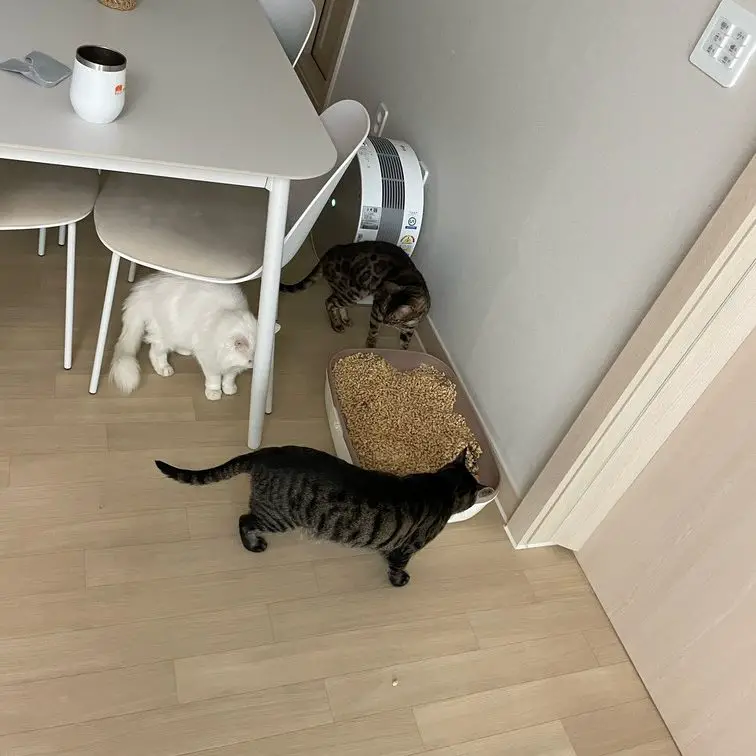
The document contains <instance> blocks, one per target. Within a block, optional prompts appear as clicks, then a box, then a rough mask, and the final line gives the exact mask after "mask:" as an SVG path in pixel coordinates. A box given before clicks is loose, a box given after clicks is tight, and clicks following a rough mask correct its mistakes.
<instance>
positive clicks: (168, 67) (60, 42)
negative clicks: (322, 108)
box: [0, 0, 336, 186]
mask: <svg viewBox="0 0 756 756" xmlns="http://www.w3.org/2000/svg"><path fill="white" fill-rule="evenodd" d="M1 5H2V7H1V8H0V60H5V59H6V58H23V57H24V55H26V54H27V53H29V52H30V51H32V50H40V51H42V52H45V53H48V54H49V55H52V56H53V57H55V58H57V59H58V60H60V61H61V62H63V63H66V64H67V65H72V63H73V58H74V54H75V50H76V48H77V47H78V46H80V45H84V44H98V45H103V46H107V47H111V48H114V49H116V50H119V51H120V52H122V53H123V54H124V55H126V58H127V60H128V65H127V79H126V107H125V109H124V111H123V113H122V114H121V116H120V117H119V118H118V120H117V121H115V122H114V123H112V124H108V125H105V126H100V125H93V124H88V123H85V122H84V121H82V120H81V119H79V118H78V116H76V115H75V114H74V112H73V110H72V109H71V105H70V102H69V99H68V91H69V82H70V79H69V80H66V81H64V82H62V83H61V84H59V85H58V86H57V87H54V88H52V89H44V88H42V87H39V86H37V85H36V84H34V83H32V82H31V81H29V80H27V79H25V78H24V77H22V76H20V75H18V74H11V73H7V72H4V71H0V158H16V159H24V160H33V161H39V162H46V163H56V164H63V165H83V166H86V167H91V168H103V169H109V170H120V171H126V172H132V173H148V174H154V175H164V176H175V177H179V178H196V179H205V180H210V181H218V182H222V183H229V184H242V185H253V186H254V185H262V184H263V183H264V178H263V179H262V180H261V178H260V177H261V176H262V177H266V176H269V177H283V178H290V179H302V178H311V177H313V176H319V175H321V174H323V173H325V172H326V171H328V170H330V168H331V167H332V166H333V164H334V162H335V159H336V152H335V149H334V147H333V144H332V143H331V140H330V139H329V137H328V134H327V133H326V131H325V129H324V128H323V126H322V124H321V122H320V119H319V117H318V115H317V113H316V112H315V110H314V108H313V107H312V105H311V104H310V101H309V99H308V97H307V95H306V93H305V92H304V90H303V88H302V86H301V84H300V82H299V80H298V79H297V76H296V74H295V73H294V71H293V70H292V68H291V64H290V63H289V61H288V59H287V58H286V55H285V54H284V52H283V50H282V49H281V47H280V45H279V43H278V40H277V39H276V36H275V34H274V32H273V30H272V29H271V27H270V25H269V23H268V21H267V18H266V16H265V14H264V12H263V10H262V8H261V7H260V5H259V3H258V2H257V0H140V3H139V5H138V7H137V8H136V10H133V11H130V12H120V11H116V10H112V9H110V8H106V7H105V6H103V5H101V4H100V3H99V2H97V0H2V3H1Z"/></svg>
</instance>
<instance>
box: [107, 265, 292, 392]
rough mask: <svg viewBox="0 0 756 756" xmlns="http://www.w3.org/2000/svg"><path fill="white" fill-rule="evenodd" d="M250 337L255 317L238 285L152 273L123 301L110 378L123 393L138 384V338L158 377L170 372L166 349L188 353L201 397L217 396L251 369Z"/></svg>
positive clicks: (253, 333) (252, 341) (252, 348)
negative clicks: (198, 372)
mask: <svg viewBox="0 0 756 756" xmlns="http://www.w3.org/2000/svg"><path fill="white" fill-rule="evenodd" d="M278 329H279V326H278V324H276V331H278ZM256 337H257V321H256V320H255V317H254V316H253V315H252V313H251V312H250V311H249V306H248V304H247V300H246V297H245V296H244V292H242V290H241V287H240V286H237V285H235V284H218V283H207V282H205V281H195V280H193V279H190V278H182V277H180V276H173V275H170V274H168V273H153V274H151V275H149V276H147V277H146V278H145V279H143V280H141V281H139V282H138V283H136V284H134V286H133V287H132V289H131V292H130V294H129V296H128V297H127V298H126V301H125V302H124V305H123V327H122V329H121V335H120V336H119V337H118V342H117V343H116V345H115V351H114V353H113V362H112V364H111V366H110V379H111V380H112V381H113V382H114V383H115V384H116V386H118V388H119V389H120V390H121V391H123V392H124V393H126V394H130V393H131V392H132V391H134V390H135V389H136V388H137V386H139V379H140V370H139V363H138V362H137V359H136V354H137V352H138V351H139V347H140V346H141V344H142V342H143V341H144V342H145V343H147V344H149V345H150V362H151V363H152V367H153V368H154V369H155V372H156V373H157V374H158V375H162V376H166V377H167V376H169V375H173V368H172V367H171V366H170V364H169V362H168V355H169V354H170V353H171V352H177V353H178V354H183V355H194V357H195V358H196V359H197V362H199V364H200V367H201V368H202V372H203V373H204V374H205V396H206V397H207V398H208V399H211V400H217V399H220V398H221V395H222V394H235V393H236V376H237V375H239V373H241V372H243V371H244V370H248V369H249V368H251V367H252V359H253V357H254V353H255V341H256Z"/></svg>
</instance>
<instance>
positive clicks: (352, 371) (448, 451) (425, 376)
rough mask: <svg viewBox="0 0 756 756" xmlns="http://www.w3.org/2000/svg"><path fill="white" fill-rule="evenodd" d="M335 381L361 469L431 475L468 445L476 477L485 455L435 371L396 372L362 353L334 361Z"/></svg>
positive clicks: (453, 392)
mask: <svg viewBox="0 0 756 756" xmlns="http://www.w3.org/2000/svg"><path fill="white" fill-rule="evenodd" d="M333 380H334V388H335V390H336V393H337V395H338V397H339V401H340V403H341V408H342V412H343V413H344V419H345V420H346V425H347V431H348V433H349V440H350V441H351V443H352V446H353V447H354V450H355V453H356V455H357V460H355V461H356V462H358V463H359V464H360V465H361V466H362V467H367V468H370V469H372V470H382V471H383V472H392V473H396V474H398V475H407V474H409V473H417V472H432V471H434V470H438V469H439V468H440V467H442V466H443V465H445V464H446V463H447V462H449V461H451V460H452V459H454V457H456V456H457V454H459V452H461V451H462V450H463V449H464V448H465V447H468V448H469V449H470V450H471V454H470V453H468V455H467V466H468V468H469V469H470V471H471V472H472V473H475V474H477V472H478V469H477V468H478V464H477V463H478V459H480V457H481V455H482V453H483V451H482V449H481V447H480V444H479V443H478V440H477V438H475V435H474V434H473V432H472V431H471V430H470V427H469V426H468V424H467V421H466V420H465V418H464V417H463V416H462V415H460V414H459V413H458V412H455V411H454V402H455V401H456V398H457V387H456V386H455V385H454V382H453V381H451V380H450V379H449V378H448V377H447V376H445V375H444V374H443V373H442V372H440V371H439V370H437V369H436V368H434V367H432V366H431V365H420V366H419V367H417V368H415V369H414V370H407V371H402V370H397V369H396V368H394V367H393V366H392V365H390V364H389V363H388V362H386V360H385V359H384V358H383V357H381V356H380V355H378V354H375V353H361V352H360V353H357V354H352V355H349V356H348V357H343V358H342V359H340V360H338V362H336V363H335V365H334V366H333Z"/></svg>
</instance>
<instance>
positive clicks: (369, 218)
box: [360, 205, 381, 231]
mask: <svg viewBox="0 0 756 756" xmlns="http://www.w3.org/2000/svg"><path fill="white" fill-rule="evenodd" d="M380 223H381V208H380V207H368V206H367V205H366V206H364V207H363V208H362V218H361V220H360V228H364V229H366V230H369V231H377V230H378V226H380Z"/></svg>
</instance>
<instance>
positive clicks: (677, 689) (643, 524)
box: [578, 332, 756, 756]
mask: <svg viewBox="0 0 756 756" xmlns="http://www.w3.org/2000/svg"><path fill="white" fill-rule="evenodd" d="M755 377H756V332H754V333H752V334H751V335H750V336H749V337H748V339H747V340H746V341H745V342H744V343H743V345H742V346H741V348H740V349H739V350H738V351H737V352H736V353H735V355H734V356H733V357H732V359H731V360H730V361H729V362H728V363H727V365H726V366H725V368H724V369H723V370H722V372H721V373H720V374H719V375H718V376H717V378H716V379H715V381H714V382H713V383H712V384H711V386H710V387H709V388H708V389H707V391H706V392H705V393H704V394H703V396H702V397H701V399H700V400H699V401H698V402H697V404H696V405H695V406H694V407H693V409H692V410H691V411H690V412H689V413H688V415H687V416H686V417H685V419H684V420H683V422H682V423H681V424H680V425H679V426H678V428H677V429H676V430H675V432H674V433H673V434H672V436H670V438H669V439H668V440H667V442H666V443H665V444H664V446H662V448H661V449H660V450H659V452H658V453H657V454H656V456H655V457H654V458H653V460H652V461H651V463H650V464H649V465H648V466H647V467H646V468H645V470H644V471H643V472H642V473H641V475H640V477H639V478H638V479H637V480H636V481H635V483H634V484H633V486H632V487H631V488H630V489H629V490H628V491H627V493H626V494H625V495H624V496H623V497H622V499H621V500H620V501H619V503H618V504H617V505H616V506H615V507H614V509H613V510H612V511H611V513H610V514H609V515H608V517H607V518H606V519H605V520H604V521H603V522H602V523H601V525H600V526H599V527H598V529H597V530H596V531H595V532H594V534H593V535H592V536H591V538H590V540H589V541H588V542H587V543H586V545H585V546H584V547H583V549H581V550H580V552H579V553H578V559H579V561H580V564H581V566H582V567H583V569H584V570H585V573H586V576H587V577H588V579H589V580H590V582H591V584H592V586H593V588H594V590H595V591H596V594H597V595H598V597H599V599H600V600H601V603H602V604H603V605H604V608H605V609H606V610H607V613H608V615H609V618H610V619H611V621H612V624H614V626H615V629H616V630H617V632H618V634H619V636H620V639H621V640H622V641H623V643H624V644H625V646H626V648H627V650H628V653H629V654H630V657H631V658H632V660H633V662H634V663H635V665H636V667H637V669H638V672H639V673H640V675H641V677H642V678H643V681H644V683H645V684H646V687H647V688H648V690H649V693H650V694H651V697H652V698H653V699H654V702H655V703H656V705H657V706H658V708H659V711H660V713H661V715H662V717H663V718H664V719H665V721H666V723H667V726H668V727H669V729H670V731H671V733H672V735H673V736H674V737H675V739H676V741H677V743H678V745H679V746H680V750H681V751H682V753H683V754H684V756H720V754H721V756H747V755H748V754H753V753H756V719H755V718H754V712H756V687H755V686H754V681H755V680H756V632H754V630H755V629H756V432H755V431H754V429H756V390H755V389H754V386H755V383H756V382H755V380H754V378H755Z"/></svg>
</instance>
